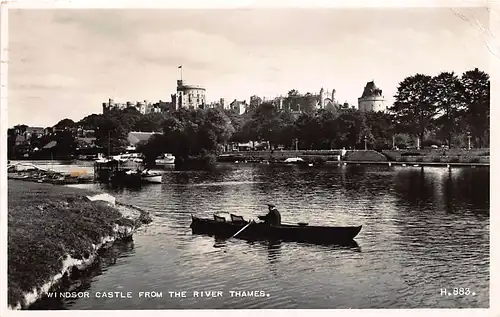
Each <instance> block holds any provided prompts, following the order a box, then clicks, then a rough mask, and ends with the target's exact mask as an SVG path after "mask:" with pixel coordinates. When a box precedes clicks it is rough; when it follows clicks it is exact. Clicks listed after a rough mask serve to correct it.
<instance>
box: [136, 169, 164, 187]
mask: <svg viewBox="0 0 500 317" xmlns="http://www.w3.org/2000/svg"><path fill="white" fill-rule="evenodd" d="M141 179H142V181H144V182H146V183H154V184H161V183H162V179H163V173H160V172H151V171H148V170H146V171H143V172H142V173H141Z"/></svg>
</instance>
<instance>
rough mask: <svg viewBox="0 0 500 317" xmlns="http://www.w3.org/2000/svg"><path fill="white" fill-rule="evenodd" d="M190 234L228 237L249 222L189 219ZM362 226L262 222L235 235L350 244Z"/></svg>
mask: <svg viewBox="0 0 500 317" xmlns="http://www.w3.org/2000/svg"><path fill="white" fill-rule="evenodd" d="M191 218H192V222H191V226H190V227H191V230H192V232H193V234H205V235H210V236H215V237H217V238H228V237H231V236H232V235H234V234H235V233H236V232H238V231H239V230H241V229H242V228H243V227H245V226H246V225H247V224H248V223H249V222H248V221H246V220H244V219H243V217H241V216H235V215H231V218H232V219H231V221H226V220H225V218H223V217H219V216H216V215H214V219H207V218H199V217H196V216H191ZM361 227H362V226H348V227H324V226H309V225H308V224H306V223H298V224H296V225H294V224H281V225H269V224H266V223H264V222H254V223H251V224H250V225H249V226H248V227H247V228H246V229H245V230H243V231H242V232H241V233H239V234H238V236H237V237H238V238H240V239H243V240H252V241H255V240H282V241H293V242H309V243H321V244H324V243H343V242H346V243H347V242H352V241H353V239H354V238H355V237H356V236H357V235H358V233H359V232H360V231H361Z"/></svg>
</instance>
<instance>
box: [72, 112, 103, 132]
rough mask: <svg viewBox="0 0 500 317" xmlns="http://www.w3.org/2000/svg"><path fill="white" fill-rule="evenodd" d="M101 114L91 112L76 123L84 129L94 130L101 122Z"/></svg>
mask: <svg viewBox="0 0 500 317" xmlns="http://www.w3.org/2000/svg"><path fill="white" fill-rule="evenodd" d="M102 118H103V115H102V114H91V115H88V116H86V117H85V118H83V119H82V120H80V121H78V123H77V125H78V126H82V127H83V128H84V129H85V130H96V129H97V128H98V127H99V125H100V124H101V122H102Z"/></svg>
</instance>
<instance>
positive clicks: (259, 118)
mask: <svg viewBox="0 0 500 317" xmlns="http://www.w3.org/2000/svg"><path fill="white" fill-rule="evenodd" d="M245 129H246V131H247V133H248V136H249V137H250V138H251V139H252V141H269V142H270V143H271V145H276V144H277V143H278V142H279V139H280V119H279V117H278V109H276V107H275V106H274V105H273V104H272V103H268V102H265V103H262V104H261V105H260V106H258V107H257V109H255V112H254V113H253V115H252V118H251V119H250V121H249V122H248V124H247V126H246V127H245Z"/></svg>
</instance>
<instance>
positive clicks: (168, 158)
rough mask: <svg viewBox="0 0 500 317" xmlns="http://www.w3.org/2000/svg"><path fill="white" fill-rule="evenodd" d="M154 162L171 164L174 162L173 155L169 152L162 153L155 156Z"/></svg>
mask: <svg viewBox="0 0 500 317" xmlns="http://www.w3.org/2000/svg"><path fill="white" fill-rule="evenodd" d="M155 164H156V165H171V164H175V156H173V155H172V154H170V153H164V154H163V155H160V156H159V157H157V158H156V160H155Z"/></svg>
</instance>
